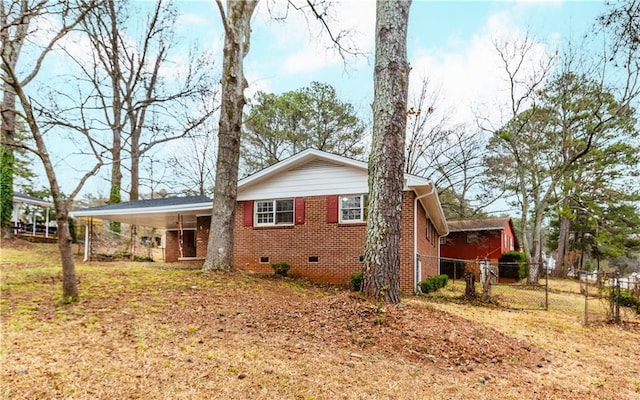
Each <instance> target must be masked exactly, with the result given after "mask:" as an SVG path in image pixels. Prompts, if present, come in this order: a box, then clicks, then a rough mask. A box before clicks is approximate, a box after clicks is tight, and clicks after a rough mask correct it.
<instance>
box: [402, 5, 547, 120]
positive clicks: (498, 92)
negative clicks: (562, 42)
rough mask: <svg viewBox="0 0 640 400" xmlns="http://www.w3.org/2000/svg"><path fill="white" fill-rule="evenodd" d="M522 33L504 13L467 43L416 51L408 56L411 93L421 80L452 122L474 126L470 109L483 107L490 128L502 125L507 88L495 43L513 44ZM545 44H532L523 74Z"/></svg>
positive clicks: (522, 36)
mask: <svg viewBox="0 0 640 400" xmlns="http://www.w3.org/2000/svg"><path fill="white" fill-rule="evenodd" d="M525 35H526V32H525V31H524V30H522V29H521V28H519V27H518V26H516V23H515V21H514V17H513V15H511V14H510V13H509V12H506V11H503V12H500V13H497V14H493V15H491V16H490V17H489V18H488V19H487V21H486V23H485V26H484V27H483V29H482V30H481V31H479V32H478V33H477V34H475V35H473V36H472V38H471V40H469V41H468V42H466V43H465V42H460V41H459V39H455V42H456V43H455V45H454V46H445V47H441V48H438V49H431V48H430V49H426V48H423V49H418V50H417V51H416V52H415V53H414V54H413V55H412V56H413V57H412V58H413V59H412V60H410V61H411V64H412V73H411V81H410V82H411V87H410V92H411V93H414V92H415V91H417V90H419V85H420V83H421V81H422V77H428V78H429V79H430V81H431V82H432V84H434V85H436V86H438V87H440V88H441V89H440V92H441V96H440V99H441V102H442V104H441V105H440V108H444V109H453V110H454V113H453V115H454V117H453V119H454V121H452V122H455V123H473V122H474V120H475V117H476V116H475V111H474V109H477V108H482V109H484V110H485V111H484V112H486V113H487V115H486V116H487V117H489V119H490V120H491V121H492V122H493V123H494V124H497V125H499V124H501V123H503V122H505V118H506V116H503V115H502V113H501V111H504V110H505V105H506V104H508V101H509V98H508V85H507V82H506V75H505V69H504V66H503V65H501V60H500V58H499V57H498V53H497V51H496V49H495V46H494V41H498V42H500V41H503V40H508V41H517V40H520V39H522V38H524V37H525ZM546 50H547V49H546V47H545V45H543V44H541V43H535V44H534V47H533V51H532V58H531V59H530V60H529V61H531V63H526V64H525V75H526V74H529V73H531V72H532V71H533V69H534V68H535V65H536V63H535V61H536V60H537V59H540V58H542V57H544V54H545V52H546Z"/></svg>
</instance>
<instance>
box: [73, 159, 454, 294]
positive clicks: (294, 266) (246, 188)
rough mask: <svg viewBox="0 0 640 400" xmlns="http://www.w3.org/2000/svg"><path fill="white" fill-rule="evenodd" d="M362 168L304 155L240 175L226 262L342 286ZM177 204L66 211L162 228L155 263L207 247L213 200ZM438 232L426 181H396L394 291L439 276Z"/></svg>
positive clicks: (351, 268) (358, 265) (196, 254)
mask: <svg viewBox="0 0 640 400" xmlns="http://www.w3.org/2000/svg"><path fill="white" fill-rule="evenodd" d="M367 171H368V169H367V164H366V163H365V162H361V161H356V160H352V159H349V158H345V157H342V156H338V155H334V154H329V153H326V152H322V151H319V150H314V149H308V150H305V151H303V152H301V153H298V154H296V155H294V156H292V157H290V158H288V159H286V160H284V161H281V162H279V163H277V164H274V165H272V166H270V167H268V168H266V169H264V170H262V171H260V172H257V173H255V174H253V175H250V176H248V177H246V178H244V179H241V180H240V181H239V182H238V196H237V200H238V201H237V204H236V209H235V228H234V235H235V237H234V253H233V254H234V256H233V263H234V266H235V267H236V268H238V269H241V270H244V271H251V272H258V273H272V272H273V270H272V269H271V263H272V262H287V263H289V264H290V265H291V270H290V271H289V273H290V274H293V275H299V276H304V277H308V278H310V279H313V280H317V281H323V282H330V283H347V282H349V277H350V275H351V274H352V273H354V272H360V271H361V270H362V257H363V253H364V241H365V231H366V222H365V221H366V213H367V193H368V173H367ZM138 203H139V202H138ZM176 203H178V202H177V201H174V205H173V206H171V207H172V208H170V207H169V206H166V205H163V204H162V202H159V201H158V202H156V203H155V205H154V204H146V205H142V204H141V205H142V207H139V206H135V207H134V208H127V209H126V211H124V212H123V210H124V209H122V208H121V209H117V206H119V205H118V204H116V205H109V206H105V207H97V208H92V209H85V210H78V211H74V212H73V215H74V216H75V217H85V218H86V217H91V216H92V217H97V218H102V219H113V220H119V221H121V222H128V223H137V224H140V225H143V224H145V223H151V222H154V223H155V224H156V225H154V226H156V227H158V228H163V229H165V230H166V234H165V256H164V261H166V262H179V261H185V262H194V261H195V262H201V261H202V260H203V259H204V257H205V255H206V251H207V249H206V248H207V241H208V237H209V229H210V224H211V204H212V203H211V201H210V200H208V199H206V198H205V199H202V198H196V199H193V201H192V202H191V203H189V201H186V202H185V201H181V202H180V204H181V205H180V206H177V205H175V204H176ZM121 204H128V203H121ZM114 206H116V210H118V214H117V215H116V213H115V211H116V210H114V209H113V207H114ZM161 215H162V217H161ZM143 216H144V218H143ZM134 219H135V221H134ZM145 219H146V222H145V221H144V220H145ZM447 232H448V231H447V222H446V219H445V217H444V213H443V211H442V207H441V206H440V201H439V199H438V194H437V192H436V191H435V188H434V186H433V184H432V183H430V182H429V181H427V180H426V179H424V178H420V177H417V176H412V175H405V188H404V191H403V206H402V232H401V240H400V246H401V256H400V262H401V271H400V273H401V277H400V285H401V289H402V291H403V292H405V293H411V292H413V291H414V290H415V288H416V286H417V283H418V282H420V281H421V280H423V279H424V278H426V277H427V276H431V275H435V274H437V273H438V271H439V263H438V253H439V249H440V246H439V240H440V237H442V236H445V235H446V234H447Z"/></svg>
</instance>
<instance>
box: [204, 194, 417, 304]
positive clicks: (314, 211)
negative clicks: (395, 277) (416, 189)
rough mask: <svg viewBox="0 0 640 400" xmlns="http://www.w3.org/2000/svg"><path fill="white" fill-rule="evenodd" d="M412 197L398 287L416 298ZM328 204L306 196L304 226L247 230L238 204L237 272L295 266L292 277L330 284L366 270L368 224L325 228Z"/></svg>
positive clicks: (406, 200) (406, 208)
mask: <svg viewBox="0 0 640 400" xmlns="http://www.w3.org/2000/svg"><path fill="white" fill-rule="evenodd" d="M414 196H415V194H414V193H413V192H405V195H404V200H403V212H402V234H401V238H400V248H401V256H400V263H401V267H400V287H401V290H402V291H403V292H405V293H413V290H414V287H413V274H414V270H413V265H414V256H413V211H412V208H413V199H414ZM326 204H327V201H326V196H314V197H306V198H305V223H304V224H301V225H293V226H286V227H266V228H265V227H259V228H254V227H252V226H244V224H243V203H242V202H238V204H237V205H236V223H235V241H234V265H235V267H236V268H239V269H243V270H247V271H254V272H260V273H272V272H273V270H272V269H271V265H270V263H271V262H281V261H284V262H287V263H289V264H290V265H291V270H290V271H289V273H290V274H295V275H300V276H305V277H308V278H311V279H314V280H318V281H324V282H330V283H348V282H349V277H350V275H351V274H352V273H354V272H361V271H362V263H361V262H360V256H362V255H363V254H364V240H365V230H366V225H365V224H363V223H361V224H338V223H327V209H326ZM423 215H424V214H423ZM198 225H200V224H198ZM199 236H200V232H199ZM205 243H206V242H205ZM199 245H200V242H199ZM311 256H314V257H318V262H317V263H312V262H309V260H308V258H309V257H311ZM261 257H269V263H260V258H261Z"/></svg>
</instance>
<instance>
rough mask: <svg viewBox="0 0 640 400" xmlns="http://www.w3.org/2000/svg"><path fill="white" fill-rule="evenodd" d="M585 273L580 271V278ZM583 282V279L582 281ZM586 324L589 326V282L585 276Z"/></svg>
mask: <svg viewBox="0 0 640 400" xmlns="http://www.w3.org/2000/svg"><path fill="white" fill-rule="evenodd" d="M583 272H584V271H580V274H579V275H578V276H579V277H581V276H582V274H583ZM580 281H581V282H582V279H580ZM584 324H585V326H586V325H589V281H588V280H587V277H586V275H585V279H584Z"/></svg>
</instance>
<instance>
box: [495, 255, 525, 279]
mask: <svg viewBox="0 0 640 400" xmlns="http://www.w3.org/2000/svg"><path fill="white" fill-rule="evenodd" d="M528 275H529V266H528V265H527V257H526V256H525V254H524V253H522V252H519V251H508V252H506V253H504V254H502V257H500V259H499V260H498V276H500V278H512V279H514V280H515V281H516V282H517V281H519V280H520V279H524V278H526V277H527V276H528Z"/></svg>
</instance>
